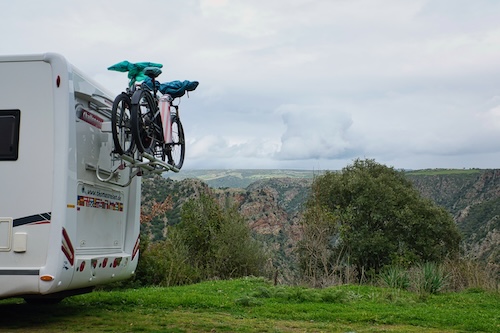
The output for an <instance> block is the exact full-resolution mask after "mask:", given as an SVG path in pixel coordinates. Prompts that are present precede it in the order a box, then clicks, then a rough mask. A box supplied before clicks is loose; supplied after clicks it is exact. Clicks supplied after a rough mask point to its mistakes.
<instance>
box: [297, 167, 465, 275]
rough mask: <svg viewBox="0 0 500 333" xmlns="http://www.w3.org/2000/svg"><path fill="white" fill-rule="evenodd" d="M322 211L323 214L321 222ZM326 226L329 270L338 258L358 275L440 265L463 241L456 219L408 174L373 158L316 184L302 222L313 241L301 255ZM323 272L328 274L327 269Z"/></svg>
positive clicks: (321, 179)
mask: <svg viewBox="0 0 500 333" xmlns="http://www.w3.org/2000/svg"><path fill="white" fill-rule="evenodd" d="M314 212H316V213H314ZM317 212H323V213H322V215H321V216H322V218H320V219H318V218H317V216H318V214H317ZM325 213H328V215H325ZM328 216H329V217H328ZM325 217H328V218H327V219H325ZM325 221H327V224H328V228H323V229H322V230H323V232H324V231H328V233H329V234H328V236H329V237H326V239H327V240H326V242H327V243H326V246H327V248H328V251H329V257H330V263H329V265H330V269H331V267H333V265H334V263H333V261H335V262H336V263H338V262H339V258H342V260H344V261H348V262H349V263H350V264H353V265H355V266H356V267H357V268H358V272H359V271H361V270H375V271H378V270H379V269H380V268H382V267H383V266H385V265H389V264H398V265H411V264H413V263H416V262H426V261H434V262H440V261H442V260H443V259H444V258H446V257H447V256H454V255H456V254H458V249H459V243H460V238H461V237H460V234H459V231H458V229H457V227H456V225H455V223H454V221H453V218H452V216H451V215H450V214H449V213H448V212H447V211H446V210H445V209H444V208H442V207H439V206H437V205H435V204H434V203H433V202H432V201H430V200H428V199H425V198H423V197H422V196H421V195H420V194H419V192H418V191H417V190H416V189H415V188H414V187H413V185H412V183H411V182H410V181H409V180H408V179H407V178H406V177H405V175H404V172H402V171H397V170H395V169H394V168H391V167H387V166H385V165H382V164H379V163H377V162H375V161H374V160H371V159H365V160H360V159H357V160H355V161H354V162H353V164H352V165H349V166H347V167H345V168H343V169H342V170H341V171H340V172H327V173H326V174H324V175H321V176H319V177H317V178H316V179H315V180H314V182H313V186H312V193H311V196H310V198H309V201H308V206H307V212H306V214H305V217H304V220H303V223H302V224H303V228H304V231H305V235H307V232H308V233H309V236H308V237H307V238H306V239H303V242H302V245H301V246H302V247H301V249H302V252H301V255H303V254H304V251H303V250H304V248H305V247H307V246H309V248H310V245H311V241H312V239H313V238H311V235H314V229H315V228H316V229H317V226H318V224H319V225H325ZM316 238H317V237H316ZM322 239H325V237H324V235H323V237H322ZM308 242H309V243H308ZM314 242H316V243H317V242H318V239H316V240H314ZM318 248H321V247H318ZM323 248H325V247H323ZM323 251H324V250H323ZM323 257H324V255H323ZM304 262H307V260H305V261H304V258H303V260H302V263H304ZM323 263H324V261H323ZM309 264H310V261H309ZM303 268H304V267H303ZM309 269H310V268H309ZM321 269H322V270H325V269H326V268H325V266H324V264H321Z"/></svg>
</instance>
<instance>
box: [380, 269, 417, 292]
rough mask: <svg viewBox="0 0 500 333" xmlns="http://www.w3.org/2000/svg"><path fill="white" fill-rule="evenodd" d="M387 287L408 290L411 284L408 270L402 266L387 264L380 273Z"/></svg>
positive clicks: (381, 279)
mask: <svg viewBox="0 0 500 333" xmlns="http://www.w3.org/2000/svg"><path fill="white" fill-rule="evenodd" d="M379 277H380V281H381V282H382V284H383V285H384V286H385V287H389V288H394V289H402V290H406V289H408V287H409V286H410V277H409V275H408V271H407V270H406V269H404V268H402V267H400V266H387V267H385V268H384V269H383V270H382V272H381V273H380V275H379Z"/></svg>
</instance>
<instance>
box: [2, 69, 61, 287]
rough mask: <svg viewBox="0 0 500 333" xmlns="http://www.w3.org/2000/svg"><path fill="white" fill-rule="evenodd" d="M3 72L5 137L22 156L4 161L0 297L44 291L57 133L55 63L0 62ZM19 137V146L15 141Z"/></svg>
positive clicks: (3, 159) (3, 134) (3, 130)
mask: <svg viewBox="0 0 500 333" xmlns="http://www.w3.org/2000/svg"><path fill="white" fill-rule="evenodd" d="M0 73H2V78H3V80H2V83H1V88H0V94H1V97H0V123H3V124H4V126H3V127H2V132H1V134H0V137H1V139H2V142H4V144H3V145H6V144H5V142H6V141H5V140H8V142H9V143H8V145H9V146H11V145H12V144H13V145H15V147H14V149H16V150H17V153H18V156H17V158H16V159H12V160H8V159H6V158H5V155H4V157H3V158H0V177H1V182H0V219H1V220H2V222H1V225H0V232H1V233H2V234H1V236H0V239H1V242H2V244H0V297H1V296H3V295H9V294H15V293H19V292H23V293H25V292H28V293H29V292H38V291H39V284H38V282H39V280H38V275H39V270H40V267H42V266H44V265H45V263H46V258H47V251H48V243H49V241H48V240H49V233H50V228H51V213H52V204H53V198H52V192H53V180H54V174H53V169H54V131H55V129H54V108H53V105H54V100H53V92H52V89H53V87H52V85H51V84H49V83H50V81H51V78H52V71H51V66H50V64H48V63H45V62H42V61H22V62H21V61H20V62H12V61H9V62H2V61H0ZM12 111H15V113H17V115H16V117H18V120H19V123H18V124H15V125H16V128H14V129H12V126H7V125H6V124H7V123H9V118H10V119H12V118H11V117H12V116H11V114H12ZM17 126H19V127H18V130H19V132H18V133H16V131H17ZM7 127H8V128H7ZM7 134H8V135H9V136H10V137H6V136H7ZM16 134H18V137H19V140H18V142H16V140H14V141H12V136H11V135H16ZM11 143H12V144H11ZM10 149H11V147H8V149H7V150H10ZM3 150H5V148H4V149H3Z"/></svg>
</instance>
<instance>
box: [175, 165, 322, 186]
mask: <svg viewBox="0 0 500 333" xmlns="http://www.w3.org/2000/svg"><path fill="white" fill-rule="evenodd" d="M323 172H324V171H321V170H320V171H318V170H288V169H228V170H221V169H216V170H184V169H182V170H181V171H180V172H179V173H168V174H165V177H166V178H170V179H172V180H183V179H187V178H195V179H199V180H201V181H203V182H204V183H206V184H207V185H208V186H210V187H212V188H246V187H247V186H248V185H250V184H252V183H254V182H256V181H259V180H265V179H271V178H292V179H313V178H314V177H315V176H317V175H320V174H322V173H323Z"/></svg>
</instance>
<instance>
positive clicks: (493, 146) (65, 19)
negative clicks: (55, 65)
mask: <svg viewBox="0 0 500 333" xmlns="http://www.w3.org/2000/svg"><path fill="white" fill-rule="evenodd" d="M1 11H2V20H1V21H0V37H1V41H2V42H1V44H0V54H25V53H43V52H57V53H61V54H62V55H64V56H65V57H66V58H67V59H68V60H69V61H70V62H71V63H72V64H74V65H75V66H76V67H78V68H79V69H80V70H82V71H83V72H85V73H87V74H88V75H89V76H90V77H92V78H94V79H95V80H97V81H98V82H99V83H101V84H102V85H104V86H105V87H107V88H108V89H109V90H110V91H111V92H113V93H116V94H118V93H119V92H120V91H121V90H122V89H123V88H124V87H125V86H126V84H127V79H126V75H125V74H123V73H118V72H110V71H107V70H106V68H107V67H108V66H110V65H112V64H115V63H117V62H119V61H122V60H128V61H131V62H138V61H152V62H159V63H162V64H163V65H164V67H163V74H162V75H161V76H160V79H161V81H163V82H164V81H172V80H197V81H200V86H199V87H198V89H197V90H196V91H195V92H193V93H191V94H190V97H189V98H186V97H183V98H182V103H181V111H182V121H183V124H184V128H185V132H186V140H187V148H186V149H187V156H186V161H185V164H184V168H201V169H206V168H224V169H232V168H286V169H308V170H319V169H333V170H337V169H341V168H343V167H344V166H346V165H348V164H350V163H352V161H353V160H354V159H356V158H373V159H375V160H376V161H377V162H379V163H383V164H386V165H389V166H393V167H395V168H407V169H422V168H471V167H478V168H500V21H499V18H500V1H497V0H473V1H472V0H265V1H264V0H177V1H173V0H141V1H130V0H99V1H97V0H85V1H73V0H48V1H39V0H16V1H8V2H7V1H4V2H3V3H2V5H1ZM3 79H4V80H5V79H6V78H3Z"/></svg>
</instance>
